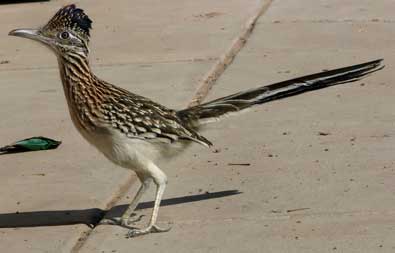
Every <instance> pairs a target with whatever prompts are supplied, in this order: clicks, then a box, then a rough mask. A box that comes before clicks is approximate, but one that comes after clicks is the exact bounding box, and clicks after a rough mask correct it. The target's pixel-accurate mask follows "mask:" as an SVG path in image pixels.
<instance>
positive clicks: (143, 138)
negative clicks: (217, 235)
mask: <svg viewBox="0 0 395 253" xmlns="http://www.w3.org/2000/svg"><path fill="white" fill-rule="evenodd" d="M91 24H92V21H91V20H90V19H89V17H88V16H87V15H86V14H85V13H84V11H83V10H82V9H79V8H77V7H76V6H75V5H73V4H72V5H68V6H65V7H63V8H61V9H60V10H59V11H58V12H57V13H56V14H55V16H54V17H53V18H52V19H51V20H50V21H49V22H48V23H47V24H46V25H45V26H43V27H41V28H39V29H16V30H13V31H11V32H10V33H9V34H10V35H14V36H19V37H24V38H28V39H32V40H35V41H39V42H41V43H42V44H44V45H45V46H47V47H48V48H50V49H51V50H52V51H53V52H54V53H55V55H56V56H57V59H58V63H59V70H60V77H61V80H62V83H63V88H64V93H65V96H66V100H67V104H68V108H69V112H70V116H71V119H72V121H73V123H74V125H75V127H76V128H77V130H78V131H79V132H80V133H81V135H82V136H83V137H84V138H85V139H86V140H87V141H88V142H89V143H90V144H92V145H93V146H95V147H96V148H97V149H98V150H99V151H100V152H101V153H103V154H104V155H105V156H106V157H107V158H108V159H109V160H110V161H112V162H114V163H115V164H117V165H119V166H121V167H124V168H127V169H131V170H133V171H134V172H135V173H136V174H137V176H138V178H139V179H140V181H141V187H140V189H139V190H138V192H137V194H136V196H135V197H134V199H133V201H132V203H131V204H130V205H129V207H128V208H127V210H126V211H125V213H124V214H123V215H122V217H121V218H120V219H119V220H116V221H114V222H115V223H117V224H119V225H121V226H124V227H127V228H128V229H129V231H128V234H127V237H133V236H138V235H143V234H147V233H150V232H164V231H168V230H169V229H170V228H167V229H163V228H160V227H158V226H157V225H156V224H155V223H156V220H157V217H158V211H159V205H160V202H161V199H162V195H163V192H164V190H165V187H166V184H167V177H166V175H165V173H164V172H163V171H162V170H161V169H160V168H159V167H158V165H157V164H156V162H157V160H158V159H160V158H168V157H171V156H172V155H174V154H177V153H179V151H181V150H183V149H185V147H186V146H187V145H188V144H189V143H192V142H196V143H199V144H201V145H203V146H206V147H210V146H212V143H211V142H210V141H209V140H208V139H206V138H205V137H203V136H202V135H200V134H199V133H198V130H199V127H200V126H201V125H202V124H205V123H208V122H213V121H216V120H218V119H220V118H222V117H223V116H225V115H228V114H232V113H236V112H239V111H241V110H244V109H247V108H249V107H251V106H255V105H259V104H262V103H265V102H268V101H271V100H276V99H281V98H284V97H288V96H292V95H296V94H299V93H302V92H306V91H311V90H316V89H321V88H325V87H329V86H333V85H337V84H342V83H346V82H353V81H357V80H359V79H360V78H362V77H363V76H365V75H367V74H369V73H372V72H374V71H377V70H379V69H381V68H383V66H382V65H381V61H382V60H375V61H371V62H367V63H362V64H359V65H354V66H350V67H345V68H340V69H335V70H331V71H326V72H321V73H317V74H313V75H308V76H303V77H299V78H295V79H292V80H288V81H283V82H279V83H275V84H271V85H268V86H262V87H258V88H255V89H250V90H247V91H243V92H239V93H236V94H233V95H230V96H227V97H223V98H219V99H216V100H213V101H210V102H207V103H203V104H200V105H197V106H193V107H190V108H186V109H183V110H172V109H169V108H167V107H165V106H163V105H160V104H158V103H155V102H153V101H151V100H150V99H148V98H145V97H142V96H139V95H136V94H133V93H131V92H129V91H127V90H125V89H122V88H119V87H117V86H115V85H113V84H110V83H108V82H105V81H103V80H101V79H99V78H98V77H97V76H95V75H94V74H93V73H92V71H91V68H90V66H89V61H88V54H89V37H90V30H91ZM151 182H153V183H154V184H155V185H156V196H155V204H154V207H153V211H152V216H151V219H150V221H149V224H148V226H147V227H145V228H141V229H138V228H135V227H132V226H130V225H129V219H130V217H131V215H132V214H133V211H134V209H135V208H136V206H137V204H138V202H139V200H140V198H141V196H142V195H143V194H144V192H145V191H146V190H147V188H148V187H149V185H150V183H151ZM131 223H132V222H131Z"/></svg>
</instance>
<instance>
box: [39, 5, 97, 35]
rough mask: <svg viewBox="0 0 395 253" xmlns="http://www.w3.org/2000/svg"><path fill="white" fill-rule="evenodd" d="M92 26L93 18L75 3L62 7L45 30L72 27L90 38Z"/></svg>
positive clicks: (71, 28)
mask: <svg viewBox="0 0 395 253" xmlns="http://www.w3.org/2000/svg"><path fill="white" fill-rule="evenodd" d="M91 28H92V20H91V19H90V18H89V17H88V15H86V14H85V13H84V11H83V10H82V9H79V8H77V7H76V6H75V4H70V5H66V6H64V7H63V8H61V9H60V10H59V11H58V12H57V13H56V14H55V15H54V16H53V17H52V19H51V20H50V21H49V22H48V23H47V24H46V25H45V26H44V29H45V30H63V29H70V30H72V31H74V32H76V33H78V34H79V35H81V36H83V37H84V38H85V39H86V40H89V35H90V34H89V30H90V29H91Z"/></svg>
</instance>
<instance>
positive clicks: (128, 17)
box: [0, 0, 260, 252]
mask: <svg viewBox="0 0 395 253" xmlns="http://www.w3.org/2000/svg"><path fill="white" fill-rule="evenodd" d="M68 2H69V1H51V2H48V3H42V4H41V3H34V4H17V5H1V6H0V34H2V36H3V37H2V38H3V39H1V40H0V61H3V63H2V64H0V76H1V77H0V80H1V81H0V82H1V85H0V96H1V99H0V108H1V109H0V113H1V115H2V118H3V120H2V121H1V123H0V129H1V131H2V134H1V138H0V143H1V144H4V145H6V144H9V143H11V142H13V141H15V140H18V139H22V138H26V137H30V136H35V135H45V136H48V137H52V138H56V139H60V140H62V141H63V144H62V145H61V146H60V147H59V149H57V150H52V151H47V152H34V153H25V154H14V155H4V156H1V157H0V159H1V174H0V175H1V176H0V178H1V184H0V192H1V193H2V194H1V195H2V196H1V198H0V202H1V205H0V206H1V208H0V227H1V228H0V234H1V236H0V251H1V252H70V251H71V250H72V249H73V248H74V247H75V245H76V244H77V243H78V242H79V241H80V240H81V238H83V237H84V236H85V233H86V232H89V231H90V230H91V229H90V228H89V227H87V226H86V225H84V224H81V223H89V222H91V221H92V220H94V219H97V217H99V216H100V214H101V210H105V209H106V208H107V206H108V205H109V204H110V203H111V201H113V200H114V199H116V198H117V197H118V194H120V193H122V191H123V190H124V188H125V187H129V185H130V184H131V183H132V182H133V180H134V176H133V175H132V173H131V172H130V171H125V170H123V169H120V168H116V166H114V165H112V164H111V163H110V162H107V161H106V159H105V158H103V157H102V156H101V155H100V154H99V153H98V152H97V151H96V150H95V149H94V148H92V147H90V146H89V145H88V144H86V143H85V142H84V141H83V140H82V138H81V137H80V136H79V135H78V133H77V132H76V131H75V130H74V128H73V126H72V125H71V122H70V120H69V115H68V112H67V108H66V103H65V100H64V95H63V90H62V87H61V84H60V81H59V77H58V75H59V74H58V70H57V63H56V59H55V57H54V55H52V53H51V52H49V51H48V50H47V49H46V48H44V47H42V46H41V45H39V44H37V43H33V42H31V41H27V40H22V39H18V38H13V37H9V36H7V34H8V32H9V31H10V30H11V29H14V28H20V27H32V26H33V27H34V26H40V25H43V24H45V22H46V21H47V20H49V18H50V17H51V15H53V14H54V13H55V12H56V11H57V9H58V8H60V7H61V6H62V5H64V4H66V3H68ZM77 4H78V6H80V7H81V8H84V9H85V10H86V12H87V13H88V14H89V16H90V17H91V18H92V19H93V20H94V24H93V27H94V30H93V32H92V44H91V47H92V55H91V63H92V65H93V68H94V70H95V71H96V73H97V74H98V76H100V77H102V78H103V79H105V80H108V81H110V82H113V83H116V84H118V85H120V86H122V87H124V88H127V89H129V90H133V91H134V92H136V93H141V94H145V95H147V96H149V97H151V98H153V99H155V100H157V101H160V102H162V103H164V104H167V105H169V106H173V107H181V106H183V105H185V104H187V103H188V101H189V99H190V98H191V97H192V95H193V93H194V91H195V90H196V88H197V85H198V83H199V79H200V78H201V77H202V76H204V74H205V73H206V72H207V71H208V70H209V69H210V68H211V67H212V65H213V64H214V61H215V59H216V58H217V57H218V56H219V55H221V54H223V53H224V50H225V48H227V47H228V45H229V44H230V43H231V41H232V40H233V39H234V38H235V37H237V36H238V33H239V31H240V30H241V28H242V27H243V25H244V22H245V21H246V20H248V19H249V17H250V14H251V13H252V12H254V10H255V9H256V8H258V7H259V5H260V1H255V0H254V1H247V2H246V1H244V0H243V1H241V0H236V1H233V0H232V1H228V2H227V3H226V4H224V3H222V4H221V3H216V2H212V1H200V2H199V4H197V3H195V2H194V1H171V2H167V3H166V4H164V3H162V2H161V1H155V0H153V1H151V0H150V1H129V0H128V1H126V0H125V1H117V2H116V4H114V3H113V2H112V1H89V0H87V1H77ZM70 223H71V224H70ZM73 223H77V224H74V225H73ZM12 227H16V228H12Z"/></svg>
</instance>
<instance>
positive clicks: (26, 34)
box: [8, 29, 49, 44]
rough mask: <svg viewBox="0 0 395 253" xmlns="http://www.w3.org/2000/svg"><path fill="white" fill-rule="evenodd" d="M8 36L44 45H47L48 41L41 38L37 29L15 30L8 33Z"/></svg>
mask: <svg viewBox="0 0 395 253" xmlns="http://www.w3.org/2000/svg"><path fill="white" fill-rule="evenodd" d="M8 35H11V36H17V37H22V38H27V39H31V40H35V41H39V42H42V43H44V44H48V43H49V39H48V38H47V37H45V36H43V35H42V34H41V33H40V30H38V29H15V30H12V31H11V32H9V33H8Z"/></svg>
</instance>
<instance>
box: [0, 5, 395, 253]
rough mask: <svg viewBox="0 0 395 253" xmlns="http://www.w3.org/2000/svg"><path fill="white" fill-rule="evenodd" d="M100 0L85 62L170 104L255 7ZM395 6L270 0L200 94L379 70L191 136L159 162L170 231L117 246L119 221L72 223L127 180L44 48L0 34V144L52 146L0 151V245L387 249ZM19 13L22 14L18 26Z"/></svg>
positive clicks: (391, 214)
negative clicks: (75, 122) (86, 127)
mask: <svg viewBox="0 0 395 253" xmlns="http://www.w3.org/2000/svg"><path fill="white" fill-rule="evenodd" d="M97 2H100V4H97ZM107 2H108V1H88V0H87V1H81V3H80V6H81V7H83V8H84V9H86V11H87V12H88V14H89V15H90V16H91V18H92V19H94V21H96V22H95V23H94V25H95V26H94V27H95V30H94V33H93V38H92V43H93V44H92V46H93V49H92V52H93V54H94V55H92V63H93V64H94V66H95V71H96V72H97V73H98V75H99V76H100V77H103V78H104V79H106V80H109V81H111V82H113V83H116V84H118V85H121V86H122V87H125V88H128V89H130V90H133V91H134V92H137V93H140V94H144V95H146V96H149V97H151V98H153V99H156V100H158V101H160V102H162V103H164V104H167V105H173V106H174V107H177V106H178V107H180V106H183V105H185V104H186V103H187V102H188V100H189V99H190V98H191V97H192V96H193V94H194V91H195V90H196V88H197V86H198V83H199V80H200V79H201V78H202V77H203V76H204V75H205V74H207V73H208V72H209V71H210V69H212V67H213V65H214V64H216V61H217V59H218V58H220V56H221V55H223V54H224V53H226V52H225V51H226V50H227V49H229V45H231V44H232V42H233V41H234V39H235V38H237V36H238V35H239V34H240V33H241V32H242V27H243V25H244V24H245V22H247V20H249V19H250V18H251V15H253V13H256V11H257V10H258V9H259V8H261V7H262V5H263V4H264V3H263V2H259V1H245V0H243V1H236V0H234V1H226V3H225V2H224V3H222V4H221V3H217V2H218V1H204V2H201V1H199V2H192V1H186V2H185V1H171V2H169V3H168V2H166V3H167V4H166V5H165V4H163V2H160V1H154V0H151V1H132V2H133V4H131V1H119V4H118V5H116V6H115V5H110V4H108V3H107ZM213 2H214V3H213ZM63 3H65V2H64V1H51V2H50V3H45V4H26V5H9V6H1V7H0V12H2V15H0V17H1V18H2V19H3V20H2V22H0V29H1V31H2V33H3V34H6V33H7V31H8V30H11V29H12V28H15V27H19V26H26V24H28V25H30V24H40V23H39V22H45V20H46V19H48V17H49V16H50V15H52V13H53V12H54V10H55V9H57V8H58V6H59V5H61V4H63ZM393 5H394V4H393V3H392V1H380V2H372V1H355V0H348V1H328V0H321V1H313V0H311V1H310V0H308V1H303V3H300V2H298V3H296V2H295V1H291V0H289V1H274V2H273V3H272V4H271V5H270V7H269V9H268V10H267V12H265V13H264V14H263V15H262V16H261V17H260V18H259V20H258V23H257V25H256V27H255V29H254V31H253V34H252V35H251V37H250V38H249V39H248V42H247V44H246V45H245V47H244V48H243V49H242V50H241V51H240V52H239V53H238V54H237V57H236V58H235V61H234V62H233V63H232V64H231V65H230V66H229V67H228V68H227V69H226V71H225V72H224V73H223V74H222V75H221V76H220V79H219V80H218V81H217V82H216V83H215V85H214V87H213V89H212V91H211V93H210V95H209V97H208V99H211V98H215V97H219V96H222V95H227V94H230V93H232V92H236V91H239V90H242V89H247V88H250V87H254V86H257V85H264V84H269V83H272V82H277V81H281V80H285V79H287V78H291V77H296V76H299V75H303V74H308V73H314V72H318V71H321V70H323V69H329V68H336V67H341V66H346V65H351V64H355V63H359V62H361V61H367V60H371V59H375V58H379V57H384V58H385V63H386V65H387V67H386V69H384V70H382V71H380V72H378V73H375V74H374V75H372V76H371V77H368V78H366V79H365V80H363V81H361V82H356V83H353V84H346V85H343V86H337V87H333V88H329V89H325V90H320V91H317V92H312V93H309V94H305V95H302V96H298V97H293V98H288V99H286V100H282V101H276V102H274V103H270V104H266V105H264V106H262V107H258V108H256V109H254V110H252V112H250V113H246V114H242V115H240V116H239V117H235V118H229V119H227V120H224V121H222V122H219V123H218V124H213V125H212V126H211V128H209V129H207V131H206V132H205V136H207V137H208V138H209V139H210V140H212V141H213V142H214V143H215V145H216V147H217V148H218V149H219V150H220V152H218V153H211V152H210V151H209V150H206V149H204V148H202V147H199V146H193V147H192V148H190V149H189V150H187V151H186V152H185V153H184V154H183V155H182V156H180V157H178V158H176V159H175V160H173V161H170V162H169V163H167V164H163V165H162V166H163V168H164V170H165V171H166V172H167V174H168V176H169V186H168V188H167V191H166V192H165V201H164V203H163V204H164V206H163V207H162V208H161V210H160V214H159V224H160V225H162V226H168V225H169V223H171V225H172V227H173V228H172V230H171V231H170V232H168V233H163V234H152V235H148V236H144V237H138V238H134V239H129V240H127V239H125V238H124V234H125V233H126V230H125V229H123V228H120V227H116V226H105V225H101V226H97V227H95V228H94V229H93V230H92V229H90V228H89V227H87V226H86V225H83V224H81V223H84V222H86V223H89V222H96V221H97V220H95V219H97V217H99V218H100V217H101V215H102V214H103V212H102V211H103V210H105V209H107V208H110V209H111V210H110V212H109V213H107V215H108V216H110V217H111V216H117V215H119V213H120V211H121V210H122V209H123V208H125V205H126V204H127V203H128V202H129V201H130V199H131V198H132V197H133V194H134V193H135V191H136V189H137V187H138V184H137V183H134V182H135V179H134V177H133V176H131V174H130V172H128V171H124V170H122V169H119V168H116V167H115V166H114V165H112V164H110V163H109V162H107V161H105V159H104V158H102V157H101V155H100V154H98V153H97V152H96V151H94V149H93V148H92V147H89V146H88V145H87V144H85V143H84V142H83V140H82V139H81V138H80V137H79V136H78V134H77V133H76V131H75V130H74V129H73V127H72V126H71V123H70V121H69V119H68V115H67V112H66V106H65V101H64V99H63V94H62V90H61V86H60V83H59V81H58V77H57V69H56V62H55V58H54V57H53V56H52V55H51V54H50V53H49V52H47V51H46V50H45V49H41V47H39V46H35V45H32V43H29V42H27V41H23V40H17V39H13V38H5V39H4V40H1V41H0V48H1V49H0V56H1V57H2V58H4V59H5V60H9V61H10V63H8V64H2V65H0V75H1V76H2V77H1V79H0V80H2V81H1V82H2V85H0V89H1V92H0V96H1V97H2V98H1V99H0V103H1V104H0V108H2V109H1V113H2V115H3V118H6V119H7V121H1V123H0V124H1V129H3V130H2V131H3V134H2V135H1V136H2V137H1V143H3V142H4V144H7V143H9V142H11V141H13V140H15V139H19V138H23V137H26V136H31V135H38V134H43V135H44V134H45V135H47V136H50V137H54V138H57V139H62V140H63V144H62V146H60V148H59V149H57V150H53V151H48V152H35V153H26V154H16V155H10V156H1V157H0V159H1V180H2V181H1V182H2V184H0V192H2V193H3V194H2V198H1V209H0V226H1V225H2V226H3V227H5V225H9V226H11V227H12V225H13V224H14V226H17V227H18V228H1V229H0V235H1V236H0V250H1V251H4V252H70V251H74V252H393V251H394V250H395V243H394V242H395V238H394V237H395V236H394V234H395V233H394V232H395V231H394V229H395V204H394V203H395V201H394V200H395V199H394V196H395V195H394V193H395V188H394V184H393V182H394V179H395V178H394V177H395V176H394V169H395V167H394V166H395V165H394V160H393V154H394V151H395V148H394V147H395V145H394V144H395V139H394V136H395V131H394V130H393V129H394V123H393V122H394V118H395V114H394V112H393V110H392V108H393V106H392V105H393V97H394V95H395V92H394V87H393V84H392V82H391V80H392V78H391V77H392V75H391V73H392V72H391V71H392V67H391V66H392V65H393V63H394V60H395V59H394V57H393V56H392V55H391V53H392V52H393V51H394V42H395V41H394V40H395V39H394V38H395V36H394V35H395V30H394V27H393V22H394V21H393V20H392V16H391V15H392V14H391V12H390V10H392V9H393V7H395V6H393ZM383 6H385V8H383ZM21 11H23V13H24V14H26V15H24V16H23V17H22V18H21V19H19V20H18V21H14V19H15V15H16V13H20V12H21ZM152 17H155V18H152ZM39 19H41V21H40V20H39ZM223 28H225V29H223ZM14 48H15V49H14ZM15 50H17V51H15ZM125 52H127V54H125ZM32 66H33V67H32ZM27 80H28V81H27ZM131 80H133V82H131ZM159 85H160V86H159ZM322 133H324V134H322ZM232 163H235V164H237V163H240V164H246V163H247V164H249V165H247V166H242V165H231V164H232ZM43 175H44V176H43ZM4 193H6V194H4ZM152 198H153V191H151V192H150V193H148V194H147V195H146V196H145V198H144V200H143V201H145V203H144V204H143V205H141V206H140V210H139V214H146V216H145V217H144V218H143V220H142V223H141V224H144V223H145V222H146V220H147V218H148V217H149V213H150V211H151V210H150V208H147V207H149V206H150V203H147V201H152ZM197 200H199V201H197ZM111 207H112V208H111ZM17 211H18V212H24V213H23V215H24V216H23V219H20V218H19V217H21V216H20V215H19V216H18V215H17V214H15V212H17ZM58 211H60V212H58ZM49 218H51V219H49ZM53 220H55V221H53ZM56 221H58V222H56ZM70 223H77V224H74V225H72V224H70ZM15 224H17V225H15ZM27 225H31V227H27ZM53 225H58V226H53Z"/></svg>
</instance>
